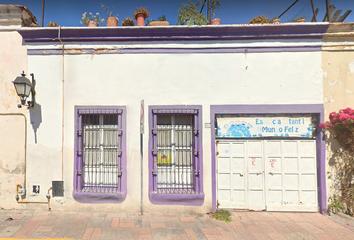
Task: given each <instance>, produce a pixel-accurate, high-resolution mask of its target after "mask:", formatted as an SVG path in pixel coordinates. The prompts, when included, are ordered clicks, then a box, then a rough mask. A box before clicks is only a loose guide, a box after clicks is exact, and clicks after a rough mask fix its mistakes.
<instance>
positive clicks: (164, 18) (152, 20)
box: [146, 14, 166, 26]
mask: <svg viewBox="0 0 354 240" xmlns="http://www.w3.org/2000/svg"><path fill="white" fill-rule="evenodd" d="M154 21H156V20H155V19H151V21H150V20H147V23H146V26H148V25H149V23H151V22H154ZM157 21H159V22H162V21H166V16H165V14H164V15H162V16H161V17H158V18H157Z"/></svg>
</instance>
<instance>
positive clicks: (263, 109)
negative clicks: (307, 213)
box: [210, 104, 327, 214]
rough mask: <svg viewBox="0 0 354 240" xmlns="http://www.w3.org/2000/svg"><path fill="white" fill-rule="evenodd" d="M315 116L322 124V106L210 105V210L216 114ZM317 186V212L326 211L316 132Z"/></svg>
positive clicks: (322, 154)
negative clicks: (309, 114) (308, 114)
mask: <svg viewBox="0 0 354 240" xmlns="http://www.w3.org/2000/svg"><path fill="white" fill-rule="evenodd" d="M305 113H311V114H316V116H317V117H318V121H319V122H324V108H323V104H292V105H211V106H210V121H211V158H212V159H211V187H212V209H213V211H214V212H215V211H216V208H217V206H216V205H217V202H216V181H214V180H215V179H216V150H215V117H216V115H217V114H305ZM316 148H317V185H318V203H319V211H320V213H322V214H324V213H326V210H327V193H326V169H325V168H326V144H325V141H324V134H323V131H319V130H318V131H317V136H316Z"/></svg>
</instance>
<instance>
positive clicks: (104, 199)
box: [73, 106, 127, 203]
mask: <svg viewBox="0 0 354 240" xmlns="http://www.w3.org/2000/svg"><path fill="white" fill-rule="evenodd" d="M82 109H90V110H97V111H100V112H102V113H104V110H111V109H117V110H122V113H121V114H122V117H121V119H122V122H121V127H122V132H123V133H122V159H121V167H122V168H121V171H122V176H121V191H120V193H117V194H112V193H89V192H79V191H76V190H77V188H76V183H77V176H76V171H77V170H79V169H78V166H77V164H78V163H77V162H78V159H77V155H76V150H78V149H77V147H78V146H77V141H76V138H77V137H76V132H75V133H74V143H75V144H74V158H75V159H74V181H73V183H74V188H73V198H74V199H75V200H76V201H78V202H80V203H122V202H123V201H124V200H125V198H126V196H127V170H126V169H127V167H126V166H127V155H126V152H127V151H126V132H127V131H126V125H127V123H126V107H125V106H75V107H74V111H75V112H74V115H75V128H74V129H75V131H76V129H77V128H78V127H80V125H79V121H78V110H82ZM107 112H110V111H107ZM118 124H119V123H118Z"/></svg>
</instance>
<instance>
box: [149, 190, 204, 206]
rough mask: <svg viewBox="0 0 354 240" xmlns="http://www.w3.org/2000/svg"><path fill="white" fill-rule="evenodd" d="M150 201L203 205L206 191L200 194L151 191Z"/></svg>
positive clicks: (161, 203)
mask: <svg viewBox="0 0 354 240" xmlns="http://www.w3.org/2000/svg"><path fill="white" fill-rule="evenodd" d="M149 199H150V202H152V203H153V204H156V205H182V206H202V205H203V203H204V193H200V194H158V193H152V192H150V191H149Z"/></svg>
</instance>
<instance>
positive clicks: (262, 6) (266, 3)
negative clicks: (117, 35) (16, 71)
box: [0, 0, 354, 27]
mask: <svg viewBox="0 0 354 240" xmlns="http://www.w3.org/2000/svg"><path fill="white" fill-rule="evenodd" d="M196 1H197V0H193V2H196ZM202 1H204V0H202ZM219 2H220V5H221V6H220V8H219V9H217V10H216V14H215V15H216V16H215V17H219V18H220V19H221V24H243V23H248V22H249V21H250V20H251V19H252V18H253V17H256V16H259V15H265V16H266V17H267V18H273V17H276V16H279V15H280V14H281V13H282V12H284V11H285V10H286V9H287V8H288V7H289V6H290V5H291V4H292V3H293V2H295V0H219ZM329 2H330V5H333V4H334V5H335V7H336V10H339V9H342V10H343V11H342V13H341V14H340V16H341V15H343V14H344V13H345V12H346V11H347V10H354V0H329ZM101 3H102V4H104V5H107V6H108V7H112V6H114V8H113V10H114V15H117V14H118V18H119V22H118V25H119V26H120V25H121V23H122V21H123V19H124V18H126V17H130V18H133V12H134V11H135V10H136V8H137V7H140V6H143V7H147V9H148V11H149V12H151V15H150V17H149V18H148V20H151V19H155V20H157V19H158V17H160V16H162V15H165V16H166V19H167V21H168V22H169V23H170V25H176V22H177V16H178V13H177V11H178V9H179V8H180V7H181V4H182V3H188V0H124V1H122V0H70V1H69V0H45V8H44V21H43V26H44V27H45V26H47V24H48V23H49V22H50V21H53V22H57V23H58V24H59V25H60V26H65V27H80V26H81V27H84V26H85V25H82V24H80V21H81V18H82V14H83V13H84V12H87V13H89V12H92V13H94V14H96V13H97V12H98V13H99V15H100V17H102V18H104V19H106V18H107V16H106V13H105V11H104V9H102V8H101ZM0 4H20V5H23V6H26V7H27V8H28V9H29V10H30V11H31V12H32V13H33V15H34V16H36V17H37V21H38V23H39V24H41V16H42V0H1V1H0ZM314 5H315V8H320V11H319V14H318V21H322V20H323V17H324V15H325V12H326V0H314ZM203 13H204V14H205V15H206V14H207V13H206V7H204V10H203ZM302 16H304V17H306V18H308V19H307V20H306V21H307V22H309V21H311V18H312V8H311V1H310V0H299V1H298V2H297V3H296V4H295V5H294V6H293V7H292V8H291V9H290V10H289V11H288V12H286V13H285V14H284V15H283V16H282V17H281V19H280V22H291V20H292V19H293V18H299V17H302ZM345 22H354V12H352V13H351V14H350V15H349V16H348V17H347V18H346V19H345ZM105 25H106V23H102V24H101V25H100V26H105Z"/></svg>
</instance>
